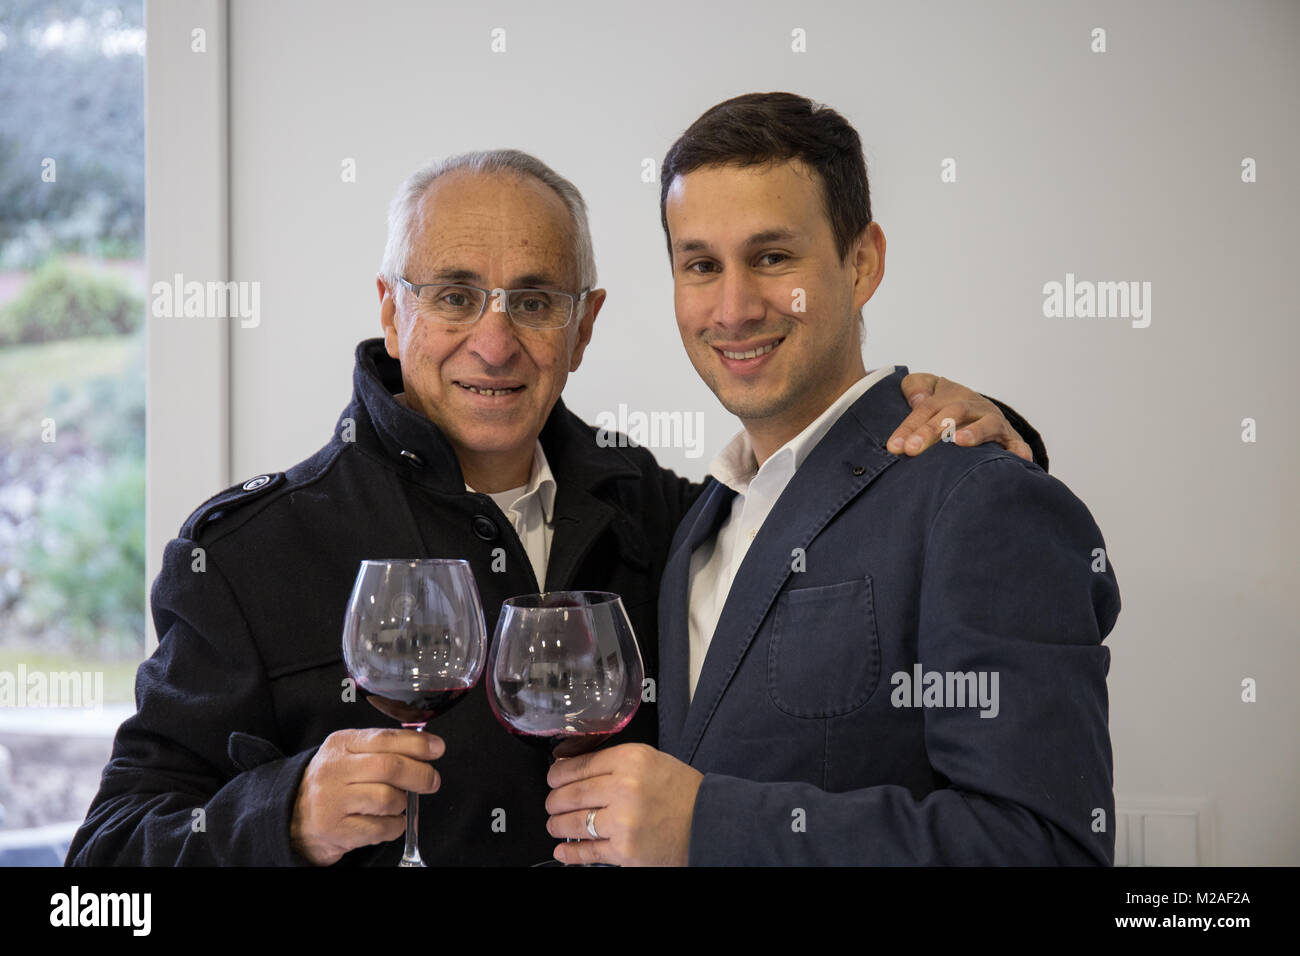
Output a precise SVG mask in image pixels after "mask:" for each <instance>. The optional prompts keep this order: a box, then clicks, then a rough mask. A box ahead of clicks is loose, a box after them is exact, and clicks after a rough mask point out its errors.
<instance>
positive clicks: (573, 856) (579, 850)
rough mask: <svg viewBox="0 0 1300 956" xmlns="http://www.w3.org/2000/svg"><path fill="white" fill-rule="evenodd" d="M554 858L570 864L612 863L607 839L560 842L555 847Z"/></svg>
mask: <svg viewBox="0 0 1300 956" xmlns="http://www.w3.org/2000/svg"><path fill="white" fill-rule="evenodd" d="M555 858H556V859H557V860H559V861H560V862H561V863H567V864H569V865H570V866H572V865H574V864H578V863H613V862H615V861H614V860H613V859H611V858H610V846H609V841H608V840H579V841H578V842H577V843H560V844H557V845H556V847H555Z"/></svg>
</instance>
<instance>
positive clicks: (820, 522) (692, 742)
mask: <svg viewBox="0 0 1300 956" xmlns="http://www.w3.org/2000/svg"><path fill="white" fill-rule="evenodd" d="M906 374H907V369H906V368H902V369H901V371H896V372H895V373H894V374H893V375H890V376H889V377H888V378H885V379H882V380H881V381H880V382H877V383H876V384H875V385H874V386H872V388H870V389H868V391H867V392H866V394H864V395H863V396H862V397H861V398H860V399H858V401H857V402H855V403H854V404H853V405H852V406H851V407H850V408H849V409H848V410H847V411H845V413H844V414H843V415H841V416H840V418H839V421H837V422H836V423H835V424H834V425H833V426H832V427H831V430H830V431H829V432H827V433H826V436H825V437H824V438H823V439H822V440H821V441H820V442H819V443H818V444H817V447H815V448H814V449H813V451H812V453H811V454H810V455H809V456H808V458H807V459H806V460H805V461H804V463H803V464H802V465H801V466H800V468H799V470H798V471H796V472H795V474H794V477H793V478H791V479H790V483H789V484H788V485H786V488H785V491H784V492H782V494H781V497H780V498H779V499H777V502H776V505H775V506H774V507H773V509H772V512H771V513H770V514H769V515H768V516H767V520H766V521H764V522H763V527H762V529H761V530H760V531H759V532H758V535H757V537H755V538H754V542H753V544H752V545H750V548H749V551H748V553H747V554H746V555H745V560H744V561H742V562H741V565H740V568H739V569H738V570H737V572H736V579H735V580H734V581H733V582H732V583H731V591H730V593H729V594H728V596H727V601H726V604H725V605H724V606H723V608H722V616H721V617H720V618H719V620H718V626H717V629H716V630H715V631H714V633H713V639H712V641H711V642H710V643H709V652H708V654H707V655H706V657H705V659H704V668H703V670H702V671H701V673H700V679H699V683H698V684H697V685H696V688H695V696H694V698H693V699H692V700H691V703H690V709H689V710H688V711H687V714H686V721H685V724H684V726H683V727H682V729H681V732H680V734H676V733H674V734H673V735H672V736H671V737H669V738H668V739H669V740H671V741H672V743H673V746H674V750H673V751H672V753H673V755H674V756H676V757H677V758H678V759H680V760H684V761H686V762H688V763H689V762H690V761H691V759H692V758H693V757H694V755H695V751H696V749H697V748H698V747H699V744H700V739H701V738H702V737H703V736H704V731H705V728H706V727H708V724H709V721H710V719H712V717H713V714H714V712H715V711H716V710H717V707H718V704H719V702H720V701H721V700H722V695H723V693H724V692H725V691H726V689H727V685H728V684H730V683H731V679H732V677H733V676H734V675H735V673H736V669H737V668H738V667H739V666H740V662H741V660H742V659H743V658H744V656H745V653H746V652H747V651H748V650H749V646H750V644H751V643H753V640H754V637H755V635H756V634H757V633H758V630H759V627H760V626H761V625H762V623H763V620H764V619H765V618H766V617H767V615H768V612H769V611H770V609H771V607H772V603H773V601H775V599H776V596H777V595H778V594H779V593H780V591H781V589H782V587H784V586H785V583H786V579H787V578H788V577H789V576H790V574H791V573H792V565H793V562H794V560H795V554H794V549H795V548H802V549H804V551H805V552H806V551H807V549H808V548H809V546H810V545H811V544H812V541H813V539H815V538H816V537H817V535H818V534H820V533H821V530H822V529H823V528H825V527H826V525H827V524H829V523H830V521H831V520H832V519H833V518H834V517H835V516H836V515H837V514H839V512H840V511H841V510H843V509H844V508H845V506H847V505H848V504H849V502H851V501H852V500H853V499H854V498H856V497H857V496H858V495H859V494H860V493H861V492H862V490H863V489H864V488H866V487H867V485H869V484H870V483H871V482H872V481H874V480H875V478H876V476H877V475H879V474H880V473H881V472H883V471H884V470H885V469H886V468H888V467H889V466H890V465H892V464H893V463H894V462H895V461H897V460H898V459H897V458H896V457H895V456H894V455H891V454H890V453H889V452H888V451H886V450H885V447H884V442H885V440H886V439H887V438H888V435H889V434H891V433H892V429H893V427H894V425H896V424H897V423H898V422H900V421H902V420H903V418H904V417H905V416H906V413H907V410H908V409H907V404H906V402H905V401H903V399H902V396H901V395H900V394H899V393H898V384H897V383H898V382H899V381H901V379H902V377H903V376H905V375H906ZM900 406H901V409H900ZM894 415H897V417H896V418H895V417H894ZM890 421H892V422H893V425H889V424H888V422H890ZM886 429H887V430H886ZM882 431H883V433H884V434H883V437H882V436H881V435H880V434H879V433H880V432H882ZM719 487H721V486H719ZM729 511H730V500H728V512H729ZM719 523H720V522H719ZM697 527H698V523H697ZM714 527H715V529H716V525H715V526H714ZM692 536H694V529H693V530H692ZM683 569H684V570H683ZM689 571H690V553H689V552H687V553H686V555H685V557H684V559H683V558H682V556H681V555H677V556H675V567H674V574H675V575H677V576H684V575H688V574H689ZM665 583H666V582H665ZM672 593H673V594H676V595H682V596H683V597H682V602H681V606H680V607H679V608H678V609H676V612H675V613H674V614H673V615H672V621H673V627H674V630H673V632H672V633H671V634H669V635H668V637H669V640H666V641H665V642H664V646H663V653H664V654H665V655H666V654H667V652H668V649H669V647H671V648H672V649H673V653H674V655H676V654H678V653H681V654H683V655H689V653H690V650H689V641H688V639H687V628H688V620H689V619H688V617H687V613H688V612H687V600H686V597H685V596H686V595H688V594H689V589H688V587H687V582H685V581H684V580H682V579H681V578H680V577H675V579H674V590H673V592H672ZM664 620H665V618H664V617H663V615H662V614H661V615H660V622H661V625H660V626H661V627H662V626H663V622H664ZM681 666H682V667H683V670H682V674H683V676H682V678H681V680H682V682H683V685H684V681H685V676H684V675H685V670H684V665H681ZM675 682H676V678H675ZM675 690H676V687H674V691H675ZM662 706H663V705H662V704H661V705H660V707H661V710H660V719H661V722H662V719H663V709H662Z"/></svg>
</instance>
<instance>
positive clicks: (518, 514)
mask: <svg viewBox="0 0 1300 956" xmlns="http://www.w3.org/2000/svg"><path fill="white" fill-rule="evenodd" d="M465 490H466V491H473V490H474V489H473V488H471V487H470V486H469V485H466V486H465ZM486 494H487V496H488V497H489V498H491V499H492V500H493V501H495V502H496V503H497V507H498V508H500V509H501V512H502V513H503V514H504V515H505V516H506V517H507V518H509V519H510V522H511V523H512V524H513V525H514V528H515V533H516V534H518V535H519V541H520V543H522V544H523V546H524V552H525V553H526V554H527V555H528V561H529V563H530V564H531V565H532V566H533V573H534V574H535V575H536V576H537V587H538V588H539V589H542V588H545V587H546V562H547V558H548V557H549V556H550V553H551V524H552V521H553V520H554V517H555V477H554V476H553V475H552V474H551V468H550V465H548V464H547V463H546V454H545V453H544V452H543V451H542V443H541V442H540V441H539V442H538V443H537V445H536V447H535V448H534V449H533V465H532V471H531V472H530V474H529V478H528V484H526V485H521V486H520V487H518V488H511V489H510V490H509V491H497V492H486Z"/></svg>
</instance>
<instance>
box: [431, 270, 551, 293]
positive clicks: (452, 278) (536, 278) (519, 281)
mask: <svg viewBox="0 0 1300 956" xmlns="http://www.w3.org/2000/svg"><path fill="white" fill-rule="evenodd" d="M435 282H450V283H466V284H472V285H473V284H481V283H482V282H483V276H482V275H480V274H479V273H477V272H475V271H474V270H473V269H442V270H440V271H438V272H435V273H434V274H433V275H432V276H430V277H429V279H428V281H427V282H426V283H424V284H425V285H431V284H433V283H435ZM507 288H511V289H559V288H562V283H561V282H560V281H559V280H558V279H556V278H555V276H553V275H551V274H550V273H548V272H529V273H527V274H525V275H521V276H516V277H515V278H514V279H512V280H510V284H509V285H508V286H507Z"/></svg>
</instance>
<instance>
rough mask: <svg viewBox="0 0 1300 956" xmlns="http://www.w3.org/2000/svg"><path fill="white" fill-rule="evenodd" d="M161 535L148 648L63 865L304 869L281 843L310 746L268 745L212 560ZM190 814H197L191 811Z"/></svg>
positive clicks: (270, 717) (250, 669)
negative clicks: (285, 748) (154, 635)
mask: <svg viewBox="0 0 1300 956" xmlns="http://www.w3.org/2000/svg"><path fill="white" fill-rule="evenodd" d="M195 547H196V545H195V543H194V542H193V541H191V540H188V539H183V538H182V539H176V540H173V541H172V542H171V543H170V544H169V545H168V546H167V550H166V552H165V554H164V559H163V570H162V573H161V574H160V575H159V577H158V580H157V581H156V582H155V584H154V588H153V613H154V622H155V624H156V626H157V631H158V633H159V634H160V635H161V638H160V641H159V645H158V649H157V650H156V652H155V653H154V654H153V656H152V657H150V658H149V659H148V660H146V661H145V662H144V663H143V664H141V665H140V669H139V671H138V672H137V674H136V688H135V690H136V707H137V712H136V714H135V715H134V716H132V717H130V718H129V719H127V720H126V721H124V722H123V723H122V726H121V727H120V728H119V729H118V732H117V737H116V739H115V740H114V743H113V754H112V758H111V759H110V761H109V764H108V766H107V767H106V768H105V770H104V774H103V777H102V778H101V781H100V788H99V792H98V794H97V795H96V797H95V799H94V801H93V802H92V803H91V806H90V810H89V812H88V813H87V815H86V819H85V821H84V822H83V823H82V825H81V827H80V829H79V830H78V831H77V833H76V835H75V837H74V838H73V840H72V844H71V846H70V847H69V850H68V858H67V861H66V862H67V865H69V866H75V865H89V866H108V865H122V864H125V865H135V866H140V865H146V866H154V865H164V866H175V865H256V866H269V865H307V861H306V860H305V859H303V858H302V857H300V856H298V855H297V854H296V853H295V852H294V851H293V850H292V848H291V847H290V844H289V821H290V817H291V815H292V812H293V804H294V800H295V799H296V795H297V792H298V783H299V781H300V780H301V778H302V773H303V771H304V770H305V769H306V766H307V764H308V762H310V760H311V758H312V756H313V755H314V754H315V752H316V751H315V748H312V749H311V750H307V751H303V752H302V753H298V754H294V755H291V756H288V757H285V756H284V755H282V754H281V753H280V752H279V750H278V749H277V748H276V746H275V745H274V744H273V743H271V741H272V740H274V739H275V737H276V731H275V717H274V713H273V709H272V705H271V694H270V690H269V686H268V681H267V678H266V673H265V670H264V668H263V666H262V663H261V660H260V658H259V656H258V654H257V651H256V648H255V646H254V644H253V641H252V637H251V635H250V633H249V630H248V626H247V624H246V622H245V620H244V617H243V615H242V613H241V612H240V610H239V607H238V604H237V603H236V601H235V598H234V595H233V594H232V593H231V590H230V588H229V586H228V585H227V583H226V580H225V579H224V578H223V576H222V574H221V571H220V569H219V568H217V567H215V566H214V564H213V561H212V556H211V554H210V553H209V554H208V555H207V556H206V567H205V568H204V570H202V571H198V570H194V569H193V568H192V565H191V561H192V558H191V554H192V549H193V548H195ZM200 811H201V812H200Z"/></svg>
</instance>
